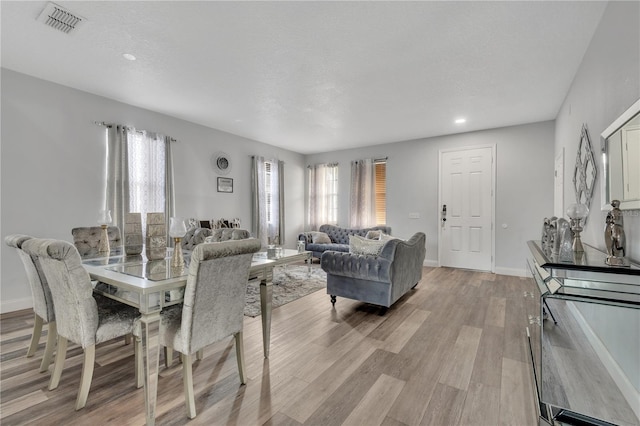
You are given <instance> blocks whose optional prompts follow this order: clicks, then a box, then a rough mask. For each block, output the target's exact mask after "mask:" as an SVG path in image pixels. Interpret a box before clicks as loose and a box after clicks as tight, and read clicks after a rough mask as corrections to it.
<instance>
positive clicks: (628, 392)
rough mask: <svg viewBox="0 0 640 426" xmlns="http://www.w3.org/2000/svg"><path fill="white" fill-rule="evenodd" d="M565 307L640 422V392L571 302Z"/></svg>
mask: <svg viewBox="0 0 640 426" xmlns="http://www.w3.org/2000/svg"><path fill="white" fill-rule="evenodd" d="M567 306H568V307H569V312H571V314H572V315H573V316H574V317H575V319H576V320H577V322H578V324H579V325H580V328H581V329H582V332H583V333H584V334H585V336H586V337H587V340H588V341H589V343H591V346H592V347H593V349H594V351H595V352H596V355H598V358H600V361H602V364H604V367H605V368H606V369H607V371H608V372H609V374H610V375H611V378H612V379H613V381H614V382H615V383H616V385H617V386H618V388H619V389H620V392H621V393H622V396H624V399H626V400H627V402H628V403H629V406H630V407H631V409H632V410H633V412H634V413H635V415H636V417H637V418H638V419H639V420H640V392H638V391H637V390H636V388H635V387H634V386H633V384H631V382H630V381H629V379H628V378H627V375H626V374H625V373H624V371H622V369H621V368H620V366H619V365H618V363H617V362H616V360H615V359H613V357H612V356H611V354H610V353H609V351H608V350H607V347H606V346H605V345H604V344H603V343H602V340H600V338H599V337H598V336H597V335H596V333H594V331H593V330H592V329H591V327H589V324H588V323H587V321H586V320H585V318H584V317H583V316H582V313H581V312H580V310H579V309H578V308H577V307H576V305H575V304H573V302H567Z"/></svg>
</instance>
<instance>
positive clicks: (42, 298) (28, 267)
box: [4, 234, 58, 373]
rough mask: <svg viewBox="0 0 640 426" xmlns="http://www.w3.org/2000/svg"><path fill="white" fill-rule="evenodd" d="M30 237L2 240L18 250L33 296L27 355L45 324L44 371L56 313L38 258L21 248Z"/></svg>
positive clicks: (50, 353) (19, 236)
mask: <svg viewBox="0 0 640 426" xmlns="http://www.w3.org/2000/svg"><path fill="white" fill-rule="evenodd" d="M32 238H33V237H31V236H29V235H22V234H13V235H8V236H7V237H6V238H5V239H4V241H5V243H6V244H7V245H8V246H9V247H13V248H15V249H16V251H17V252H18V256H19V257H20V260H21V261H22V263H23V264H24V269H25V272H26V273H27V280H28V281H29V286H30V287H31V295H32V296H33V312H34V313H35V320H34V323H33V333H32V335H31V343H30V344H29V349H28V350H27V357H32V356H33V355H34V354H35V352H36V349H37V348H38V343H39V342H40V337H41V335H42V325H43V324H47V343H46V345H45V347H44V354H43V355H42V362H41V363H40V372H41V373H44V372H45V371H47V370H48V369H49V364H51V357H52V355H53V348H54V346H55V345H56V338H57V336H58V334H57V332H56V315H55V312H54V310H53V298H52V297H51V290H49V285H48V284H47V278H46V277H45V276H44V272H43V271H42V268H41V267H40V262H39V261H38V259H37V258H34V257H32V256H29V255H28V254H27V253H25V252H24V250H22V244H23V243H24V242H25V241H27V240H30V239H32Z"/></svg>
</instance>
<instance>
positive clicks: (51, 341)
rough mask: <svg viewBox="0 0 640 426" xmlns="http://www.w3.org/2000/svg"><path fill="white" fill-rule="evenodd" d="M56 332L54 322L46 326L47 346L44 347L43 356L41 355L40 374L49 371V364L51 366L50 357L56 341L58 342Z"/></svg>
mask: <svg viewBox="0 0 640 426" xmlns="http://www.w3.org/2000/svg"><path fill="white" fill-rule="evenodd" d="M57 330H58V329H57V328H56V322H55V321H51V322H50V323H49V324H48V326H47V344H46V346H45V347H44V355H42V362H41V363H40V372H41V373H44V372H45V371H48V370H49V364H51V357H52V356H53V347H54V346H55V345H56V340H58V331H57Z"/></svg>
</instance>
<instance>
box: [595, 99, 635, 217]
mask: <svg viewBox="0 0 640 426" xmlns="http://www.w3.org/2000/svg"><path fill="white" fill-rule="evenodd" d="M601 137H602V165H603V167H602V170H603V175H604V176H603V178H602V184H601V193H602V197H601V198H602V210H610V209H611V200H620V209H621V210H633V209H640V100H638V101H636V102H635V103H634V104H633V105H631V107H630V108H629V109H628V110H626V111H625V112H624V113H623V114H622V115H621V116H620V117H618V118H617V119H616V120H615V121H614V122H613V123H611V125H610V126H609V127H607V128H606V129H605V130H604V132H602V135H601Z"/></svg>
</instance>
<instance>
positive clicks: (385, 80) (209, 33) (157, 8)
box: [0, 1, 606, 154]
mask: <svg viewBox="0 0 640 426" xmlns="http://www.w3.org/2000/svg"><path fill="white" fill-rule="evenodd" d="M46 3H47V2H41V1H30V2H10V1H2V3H1V5H0V7H1V10H0V12H1V15H2V66H3V67H5V68H8V69H11V70H15V71H18V72H22V73H25V74H28V75H32V76H35V77H38V78H42V79H45V80H49V81H52V82H55V83H59V84H62V85H65V86H70V87H74V88H77V89H80V90H84V91H87V92H90V93H94V94H97V95H100V96H105V97H108V98H112V99H115V100H118V101H121V102H125V103H128V104H131V105H135V106H139V107H142V108H146V109H150V110H153V111H158V112H161V113H164V114H168V115H171V116H174V117H178V118H181V119H184V120H188V121H191V122H194V123H199V124H202V125H205V126H209V127H213V128H217V129H221V130H224V131H227V132H230V133H234V134H237V135H241V136H244V137H247V138H251V139H254V140H258V141H261V142H265V143H268V144H272V145H275V146H280V147H283V148H286V149H290V150H293V151H296V152H299V153H303V154H307V153H316V152H323V151H332V150H337V149H344V148H350V147H358V146H366V145H374V144H380V143H387V142H396V141H403V140H410V139H416V138H422V137H429V136H437V135H444V134H452V133H459V132H466V131H472V130H480V129H487V128H494V127H502V126H509V125H516V124H522V123H530V122H536V121H543V120H552V119H554V118H555V117H556V114H557V112H558V110H559V108H560V105H561V104H562V101H563V100H564V97H565V95H566V93H567V92H568V90H569V87H570V85H571V82H572V80H573V77H574V75H575V73H576V71H577V69H578V67H579V65H580V62H581V60H582V57H583V55H584V53H585V51H586V49H587V47H588V45H589V42H590V40H591V38H592V36H593V33H594V32H595V29H596V27H597V25H598V23H599V21H600V18H601V17H602V13H603V11H604V8H605V7H606V3H602V2H585V1H578V2H544V1H531V2H515V1H514V2H502V1H501V2H484V1H483V2H480V1H479V2H468V1H467V2H402V1H392V2H312V1H302V2H213V1H211V2H207V1H201V2H188V1H146V2H135V1H127V2H106V1H90V2H84V1H71V2H68V1H63V2H56V3H57V4H59V5H61V6H63V7H66V8H68V9H69V10H70V11H72V12H74V13H76V14H78V15H81V16H83V17H84V18H86V22H85V23H84V24H83V26H81V27H80V28H79V29H78V30H77V32H76V33H74V34H69V35H67V34H64V33H62V32H58V31H56V30H53V29H51V28H49V27H47V26H45V25H44V24H42V23H40V22H38V21H37V20H36V18H37V17H38V15H39V14H40V12H41V11H42V10H43V8H44V6H45V5H46ZM123 53H131V54H134V55H135V56H136V57H137V58H138V59H137V60H136V61H133V62H131V61H127V60H125V59H124V58H123V57H122V54H123ZM458 117H466V118H467V122H466V123H465V124H463V125H456V124H454V119H456V118H458ZM96 119H97V120H98V119H101V117H96ZM132 124H135V123H132Z"/></svg>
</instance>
